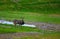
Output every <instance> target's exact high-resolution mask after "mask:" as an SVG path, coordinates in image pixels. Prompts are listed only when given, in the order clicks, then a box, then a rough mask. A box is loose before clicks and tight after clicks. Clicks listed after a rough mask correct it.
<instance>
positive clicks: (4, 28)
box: [0, 24, 40, 34]
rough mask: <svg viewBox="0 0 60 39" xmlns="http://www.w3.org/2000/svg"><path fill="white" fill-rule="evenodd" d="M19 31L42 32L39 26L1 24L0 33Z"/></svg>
mask: <svg viewBox="0 0 60 39" xmlns="http://www.w3.org/2000/svg"><path fill="white" fill-rule="evenodd" d="M17 32H40V30H39V29H37V28H32V27H25V26H16V27H15V26H14V25H6V24H3V25H2V24H0V34H2V33H17Z"/></svg>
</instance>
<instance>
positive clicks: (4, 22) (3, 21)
mask: <svg viewBox="0 0 60 39" xmlns="http://www.w3.org/2000/svg"><path fill="white" fill-rule="evenodd" d="M0 23H2V24H11V25H14V23H13V22H10V21H6V20H0ZM22 26H28V27H36V26H35V25H29V24H24V25H22Z"/></svg>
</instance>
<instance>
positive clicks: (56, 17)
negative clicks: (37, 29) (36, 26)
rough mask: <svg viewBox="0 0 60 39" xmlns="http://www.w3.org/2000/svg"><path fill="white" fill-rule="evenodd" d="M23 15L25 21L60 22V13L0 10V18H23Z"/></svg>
mask: <svg viewBox="0 0 60 39" xmlns="http://www.w3.org/2000/svg"><path fill="white" fill-rule="evenodd" d="M21 17H24V20H25V21H33V22H47V23H57V24H58V23H59V24H60V14H54V13H52V14H48V13H47V14H43V13H33V12H20V11H0V19H4V20H11V21H13V20H14V19H21Z"/></svg>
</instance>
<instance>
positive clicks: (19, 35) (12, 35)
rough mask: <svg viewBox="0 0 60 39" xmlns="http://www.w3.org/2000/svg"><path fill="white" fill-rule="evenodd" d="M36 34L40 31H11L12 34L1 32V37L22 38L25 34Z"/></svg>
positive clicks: (3, 38) (9, 38)
mask: <svg viewBox="0 0 60 39" xmlns="http://www.w3.org/2000/svg"><path fill="white" fill-rule="evenodd" d="M33 35H34V36H36V35H39V33H38V32H21V33H11V34H0V39H13V38H21V37H25V36H33Z"/></svg>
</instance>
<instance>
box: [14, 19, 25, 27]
mask: <svg viewBox="0 0 60 39" xmlns="http://www.w3.org/2000/svg"><path fill="white" fill-rule="evenodd" d="M13 23H14V25H15V26H16V24H19V25H23V24H25V22H24V20H23V18H22V19H21V20H16V19H15V20H14V21H13Z"/></svg>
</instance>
